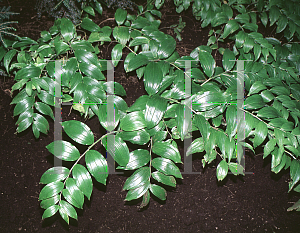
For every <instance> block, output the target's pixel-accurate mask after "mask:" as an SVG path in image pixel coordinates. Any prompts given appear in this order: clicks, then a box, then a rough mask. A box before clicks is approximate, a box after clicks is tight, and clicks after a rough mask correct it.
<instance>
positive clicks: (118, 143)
mask: <svg viewBox="0 0 300 233" xmlns="http://www.w3.org/2000/svg"><path fill="white" fill-rule="evenodd" d="M109 140H111V145H112V147H108V146H107V137H105V138H104V139H103V140H102V145H103V146H104V147H105V149H106V150H107V151H108V152H109V154H110V155H111V156H112V157H113V159H114V160H115V161H116V162H117V163H118V164H119V165H120V166H122V167H125V166H126V164H127V163H128V161H129V149H128V147H127V145H126V143H125V142H124V141H123V140H122V138H121V137H119V136H118V135H116V136H115V137H114V140H113V138H110V137H109Z"/></svg>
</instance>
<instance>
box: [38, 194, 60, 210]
mask: <svg viewBox="0 0 300 233" xmlns="http://www.w3.org/2000/svg"><path fill="white" fill-rule="evenodd" d="M58 201H59V195H55V196H53V197H50V198H48V199H46V200H43V201H41V205H40V206H41V208H43V209H48V208H49V207H50V206H53V205H55V204H56V203H58Z"/></svg>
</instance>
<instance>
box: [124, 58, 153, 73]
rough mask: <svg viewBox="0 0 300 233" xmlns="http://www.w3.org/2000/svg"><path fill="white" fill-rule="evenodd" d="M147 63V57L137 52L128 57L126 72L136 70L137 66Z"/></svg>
mask: <svg viewBox="0 0 300 233" xmlns="http://www.w3.org/2000/svg"><path fill="white" fill-rule="evenodd" d="M148 63H149V59H148V58H147V57H146V56H145V55H143V54H138V55H136V56H135V57H133V58H131V59H130V61H129V64H128V67H127V69H126V72H130V71H133V70H136V69H137V68H139V67H141V66H144V65H147V64H148Z"/></svg>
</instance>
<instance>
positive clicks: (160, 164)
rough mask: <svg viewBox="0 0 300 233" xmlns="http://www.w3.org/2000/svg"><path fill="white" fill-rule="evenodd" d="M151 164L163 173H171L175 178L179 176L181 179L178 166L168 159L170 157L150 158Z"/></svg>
mask: <svg viewBox="0 0 300 233" xmlns="http://www.w3.org/2000/svg"><path fill="white" fill-rule="evenodd" d="M152 166H153V167H154V168H155V169H156V170H158V171H160V172H162V173H164V174H165V175H172V176H175V177H176V178H181V179H183V177H182V175H181V173H180V170H179V168H178V167H177V166H176V165H175V164H174V163H173V162H172V161H171V160H170V159H165V158H160V157H159V158H155V159H153V160H152Z"/></svg>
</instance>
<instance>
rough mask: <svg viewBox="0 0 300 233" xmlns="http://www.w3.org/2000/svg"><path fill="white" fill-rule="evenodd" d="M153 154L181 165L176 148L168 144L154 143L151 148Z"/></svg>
mask: <svg viewBox="0 0 300 233" xmlns="http://www.w3.org/2000/svg"><path fill="white" fill-rule="evenodd" d="M152 151H153V153H154V154H157V155H159V156H161V157H163V158H167V159H171V160H173V161H174V162H175V163H182V162H181V156H180V153H179V151H178V148H177V147H175V146H173V145H172V144H171V143H169V142H156V143H154V145H153V147H152Z"/></svg>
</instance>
